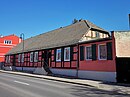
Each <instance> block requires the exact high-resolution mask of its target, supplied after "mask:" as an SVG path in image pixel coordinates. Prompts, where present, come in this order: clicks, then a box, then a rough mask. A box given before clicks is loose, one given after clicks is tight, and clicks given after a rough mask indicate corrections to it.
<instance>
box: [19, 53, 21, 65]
mask: <svg viewBox="0 0 130 97" xmlns="http://www.w3.org/2000/svg"><path fill="white" fill-rule="evenodd" d="M18 62H19V63H20V62H21V54H18Z"/></svg>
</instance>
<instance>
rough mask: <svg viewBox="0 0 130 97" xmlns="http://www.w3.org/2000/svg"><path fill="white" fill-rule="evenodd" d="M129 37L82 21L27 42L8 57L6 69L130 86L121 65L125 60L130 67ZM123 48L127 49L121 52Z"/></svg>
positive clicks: (129, 32)
mask: <svg viewBox="0 0 130 97" xmlns="http://www.w3.org/2000/svg"><path fill="white" fill-rule="evenodd" d="M123 35H124V36H123ZM123 37H125V38H123ZM126 37H127V38H126ZM129 37H130V31H127V32H126V34H125V32H112V34H111V35H110V34H109V32H108V31H105V30H104V29H102V28H100V27H98V26H96V25H95V24H93V23H91V22H89V21H87V20H81V21H79V22H76V23H74V24H71V25H69V26H66V27H60V28H59V29H56V30H53V31H50V32H46V33H43V34H40V35H38V36H35V37H31V38H29V39H26V40H24V41H23V42H22V43H20V44H18V45H17V46H16V47H15V48H13V49H11V50H10V51H9V52H8V53H7V54H6V58H5V68H8V67H11V69H12V70H20V71H32V72H33V73H39V74H46V73H48V74H51V73H53V74H60V75H67V76H74V77H78V78H87V79H94V80H103V81H111V82H117V81H118V82H123V81H126V82H129V78H127V77H122V74H121V73H120V72H122V71H121V68H122V67H121V66H120V62H119V61H122V62H123V61H124V59H125V60H127V63H129V61H128V59H129V58H130V52H129V53H128V52H127V51H123V48H124V49H125V50H127V49H128V48H127V47H130V44H129V43H130V39H129ZM121 39H122V40H121ZM119 41H120V42H119ZM124 44H125V45H124ZM122 45H123V46H125V47H122V49H121V50H120V47H121V46H122ZM127 58H128V59H127ZM9 59H10V60H9ZM117 63H118V64H119V65H117ZM129 64H130V63H129ZM117 68H118V70H117ZM128 70H129V69H128ZM126 71H127V70H126Z"/></svg>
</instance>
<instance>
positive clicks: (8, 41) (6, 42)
mask: <svg viewBox="0 0 130 97" xmlns="http://www.w3.org/2000/svg"><path fill="white" fill-rule="evenodd" d="M4 44H12V40H4Z"/></svg>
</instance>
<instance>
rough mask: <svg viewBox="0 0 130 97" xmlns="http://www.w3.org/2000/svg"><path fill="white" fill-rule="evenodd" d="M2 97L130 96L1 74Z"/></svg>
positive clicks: (0, 93) (0, 92) (0, 89)
mask: <svg viewBox="0 0 130 97" xmlns="http://www.w3.org/2000/svg"><path fill="white" fill-rule="evenodd" d="M0 97H130V95H126V94H123V93H118V92H117V91H112V92H110V91H103V90H99V89H95V88H93V87H89V86H81V85H75V84H69V83H64V82H58V81H51V80H45V79H39V78H32V77H27V76H20V75H13V74H6V73H1V72H0Z"/></svg>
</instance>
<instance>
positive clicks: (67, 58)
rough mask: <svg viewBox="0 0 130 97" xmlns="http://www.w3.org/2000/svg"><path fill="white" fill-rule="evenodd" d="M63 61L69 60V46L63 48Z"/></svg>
mask: <svg viewBox="0 0 130 97" xmlns="http://www.w3.org/2000/svg"><path fill="white" fill-rule="evenodd" d="M64 61H70V47H67V48H64Z"/></svg>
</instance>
